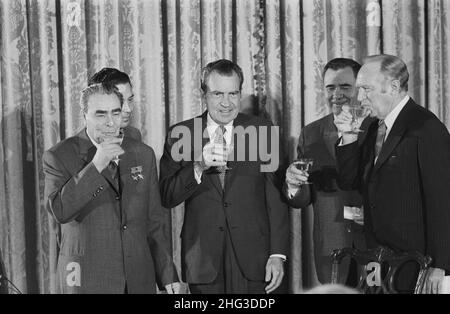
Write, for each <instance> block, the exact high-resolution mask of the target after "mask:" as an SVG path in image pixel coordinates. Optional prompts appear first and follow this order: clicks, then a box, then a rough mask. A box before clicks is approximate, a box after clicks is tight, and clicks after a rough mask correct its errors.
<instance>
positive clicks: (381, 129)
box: [375, 120, 386, 161]
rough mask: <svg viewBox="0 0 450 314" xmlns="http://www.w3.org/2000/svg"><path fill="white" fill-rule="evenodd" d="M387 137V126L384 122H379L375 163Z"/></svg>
mask: <svg viewBox="0 0 450 314" xmlns="http://www.w3.org/2000/svg"><path fill="white" fill-rule="evenodd" d="M385 136H386V124H385V123H384V121H383V120H380V121H378V132H377V140H376V142H375V161H376V160H377V159H378V155H379V154H380V151H381V148H382V147H383V144H384V138H385Z"/></svg>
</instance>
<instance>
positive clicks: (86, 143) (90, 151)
mask: <svg viewBox="0 0 450 314" xmlns="http://www.w3.org/2000/svg"><path fill="white" fill-rule="evenodd" d="M77 137H78V148H79V157H80V160H82V165H81V168H84V167H85V166H86V165H87V164H88V163H90V162H91V160H92V159H93V158H94V155H95V153H96V152H97V148H96V147H95V146H94V144H92V142H91V140H90V139H89V137H88V136H87V134H86V129H83V130H82V131H80V133H78V134H77Z"/></svg>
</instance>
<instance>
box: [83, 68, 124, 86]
mask: <svg viewBox="0 0 450 314" xmlns="http://www.w3.org/2000/svg"><path fill="white" fill-rule="evenodd" d="M127 83H128V84H130V85H131V81H130V77H129V76H128V74H126V73H125V72H122V71H119V70H118V69H115V68H103V69H101V70H100V71H98V72H97V73H95V74H94V75H92V76H91V78H90V79H89V80H88V85H93V84H103V85H109V86H116V85H119V84H127Z"/></svg>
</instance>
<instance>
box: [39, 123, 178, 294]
mask: <svg viewBox="0 0 450 314" xmlns="http://www.w3.org/2000/svg"><path fill="white" fill-rule="evenodd" d="M122 147H123V149H124V150H125V154H123V155H122V156H120V163H119V169H120V171H119V172H120V186H117V183H116V182H115V181H114V179H112V177H111V174H110V172H109V170H108V169H105V170H104V171H103V172H102V173H99V172H98V171H97V169H96V168H95V166H94V165H93V163H92V162H91V160H92V158H93V157H94V155H95V152H96V148H95V146H94V145H93V144H92V142H91V141H90V140H89V138H88V137H87V135H86V131H85V130H83V131H81V132H80V133H79V134H78V135H76V136H74V137H70V138H68V139H66V140H64V141H62V142H60V143H59V144H57V145H56V146H54V147H53V148H51V149H50V150H48V151H47V152H45V154H44V172H45V197H46V206H47V209H48V210H49V211H50V213H51V214H52V215H53V216H54V218H55V219H56V221H57V222H58V223H59V224H60V225H61V235H62V237H61V239H60V243H59V245H60V249H59V257H58V265H57V276H58V284H59V292H63V293H123V292H124V289H125V282H126V284H127V288H128V292H129V293H154V292H155V290H156V285H155V272H156V280H157V282H158V284H159V286H160V287H161V288H163V287H164V285H166V284H168V283H170V282H174V281H176V279H177V275H176V271H175V268H174V265H173V262H172V251H171V234H170V225H169V224H170V217H169V216H168V211H167V210H166V209H163V208H162V207H161V201H160V195H159V188H158V187H159V186H158V177H157V169H156V160H155V155H154V152H153V150H152V149H151V148H150V147H149V146H147V145H145V144H142V143H140V142H136V141H134V140H133V139H130V138H127V137H125V139H124V141H123V143H122ZM139 166H140V167H141V168H142V176H143V177H142V178H141V179H137V180H135V179H133V177H132V172H133V169H136V168H135V167H139Z"/></svg>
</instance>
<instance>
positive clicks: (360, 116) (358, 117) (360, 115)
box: [348, 105, 369, 134]
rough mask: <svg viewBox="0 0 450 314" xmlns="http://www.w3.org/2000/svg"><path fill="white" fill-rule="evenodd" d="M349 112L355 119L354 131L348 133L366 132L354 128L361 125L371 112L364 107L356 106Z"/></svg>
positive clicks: (353, 122)
mask: <svg viewBox="0 0 450 314" xmlns="http://www.w3.org/2000/svg"><path fill="white" fill-rule="evenodd" d="M349 112H350V114H351V115H352V118H353V119H352V130H351V131H349V132H348V133H351V134H358V133H360V132H364V131H363V130H361V129H360V128H358V127H353V125H354V124H357V123H359V124H361V123H362V120H364V118H365V117H367V115H368V114H369V110H368V109H367V108H366V107H364V106H360V105H354V106H350V108H349Z"/></svg>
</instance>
